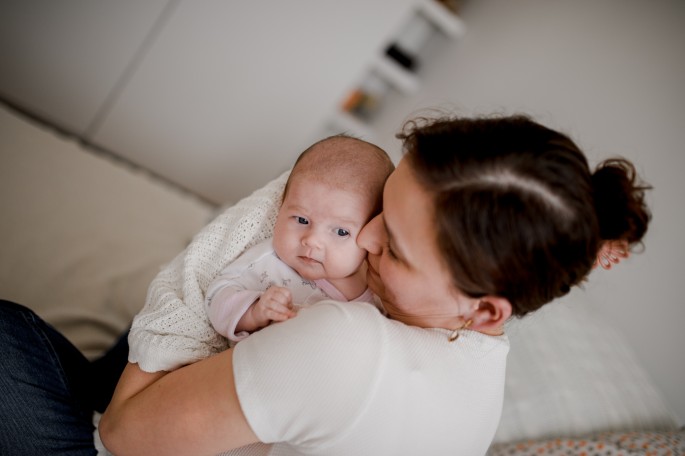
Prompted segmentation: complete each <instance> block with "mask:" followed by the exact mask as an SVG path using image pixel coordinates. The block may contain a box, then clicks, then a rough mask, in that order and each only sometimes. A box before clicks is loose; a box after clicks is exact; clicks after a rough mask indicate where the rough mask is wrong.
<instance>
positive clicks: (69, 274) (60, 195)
mask: <svg viewBox="0 0 685 456" xmlns="http://www.w3.org/2000/svg"><path fill="white" fill-rule="evenodd" d="M0 195H1V196H0V217H1V222H0V297H2V298H4V299H10V300H14V301H17V302H20V303H23V304H26V305H28V306H29V307H32V308H34V309H35V310H36V311H37V312H38V313H39V314H40V315H42V316H43V317H44V318H46V319H47V320H48V321H50V322H52V323H53V324H55V326H57V327H58V329H60V330H61V331H63V332H64V333H65V334H66V335H67V337H69V338H70V339H71V340H72V341H73V342H75V343H76V345H77V346H78V347H79V348H81V349H82V350H83V351H84V352H86V354H88V355H90V356H94V355H96V354H97V353H99V352H100V351H101V350H102V349H104V348H106V347H107V346H108V345H109V344H110V343H111V342H112V341H113V339H114V337H116V335H117V334H119V333H120V331H122V330H124V329H125V328H126V326H127V325H128V323H129V322H130V320H131V318H132V316H133V315H134V314H135V313H136V312H137V311H138V309H139V308H140V307H141V306H142V304H143V302H144V297H145V292H146V288H147V285H148V283H149V282H150V280H151V279H152V277H153V276H154V275H155V274H156V272H157V270H158V269H159V266H160V265H162V264H163V263H165V262H166V261H169V260H170V259H172V258H173V257H174V256H175V255H176V254H177V253H178V252H180V251H181V250H182V249H183V248H184V247H185V245H186V244H187V242H188V241H189V240H190V239H191V237H192V236H193V235H194V234H195V233H197V232H198V231H199V230H200V228H202V227H203V226H204V225H205V224H206V223H207V222H208V221H209V220H210V218H211V217H212V215H213V210H214V208H213V207H211V206H209V205H207V204H205V203H202V202H200V201H198V200H196V199H194V198H192V197H190V196H188V195H186V194H183V193H181V192H179V191H178V190H176V189H174V188H173V187H170V186H168V185H165V184H164V183H162V182H160V181H158V180H157V179H153V178H151V177H150V176H148V175H146V174H144V173H141V172H138V171H135V170H133V169H131V168H130V167H128V166H124V165H122V164H121V163H118V162H114V161H112V160H110V159H107V158H106V157H102V156H100V155H98V154H94V153H92V152H90V151H87V150H84V148H82V147H81V146H80V145H79V144H78V143H77V142H75V141H73V140H71V139H67V138H64V137H61V136H59V135H57V134H55V133H54V132H52V131H51V130H49V129H45V128H43V127H39V126H36V125H35V124H34V123H33V122H30V121H27V120H26V119H24V118H23V117H22V116H19V115H17V114H16V113H14V112H13V111H10V110H8V109H6V108H2V109H0ZM578 299H582V294H576V295H573V294H572V295H571V296H570V297H569V298H568V299H565V300H562V301H561V302H557V303H554V304H552V305H550V306H549V307H547V308H545V309H543V310H542V311H540V312H538V313H537V314H535V315H533V316H531V317H527V318H525V319H523V320H521V321H513V322H511V323H510V324H509V328H508V332H509V335H510V338H511V346H512V348H511V354H510V356H509V360H508V366H507V380H506V391H505V404H504V410H503V415H502V421H501V424H500V428H499V430H498V432H497V435H496V442H513V441H520V440H523V439H542V438H547V437H560V436H564V437H573V436H582V435H587V434H590V433H596V432H604V431H631V430H640V431H645V430H659V431H668V430H673V429H676V421H675V418H674V416H673V414H672V412H671V411H670V410H669V408H668V406H667V404H665V403H664V400H663V398H662V397H661V395H660V393H659V392H658V391H657V389H656V388H655V387H654V385H653V384H652V382H651V380H650V378H649V375H648V373H647V372H645V371H644V369H643V368H642V367H641V366H640V365H639V364H638V363H637V362H636V358H635V356H634V355H633V354H632V353H631V351H630V350H629V348H628V346H627V344H626V343H625V341H624V339H623V338H622V336H621V335H620V334H618V333H616V332H615V331H614V330H612V329H611V328H610V327H608V326H607V325H606V324H605V322H602V321H600V320H598V318H599V317H598V316H596V315H592V317H590V316H588V315H587V314H586V313H585V311H584V310H583V309H582V307H583V306H582V305H578V302H576V301H577V300H578ZM455 394H459V392H458V391H455ZM503 451H504V450H503ZM501 454H505V453H501ZM506 454H509V453H506ZM569 454H573V453H572V452H569Z"/></svg>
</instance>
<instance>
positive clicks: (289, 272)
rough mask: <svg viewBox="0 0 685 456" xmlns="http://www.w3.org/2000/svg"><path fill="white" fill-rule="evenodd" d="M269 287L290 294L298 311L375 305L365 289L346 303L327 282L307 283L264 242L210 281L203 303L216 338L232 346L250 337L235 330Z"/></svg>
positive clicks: (270, 244) (309, 281) (270, 240)
mask: <svg viewBox="0 0 685 456" xmlns="http://www.w3.org/2000/svg"><path fill="white" fill-rule="evenodd" d="M271 286H279V287H284V288H287V289H288V290H290V293H291V295H292V302H293V305H294V306H295V307H296V308H298V309H300V308H303V307H309V306H311V305H312V304H314V303H317V302H319V301H323V300H325V299H332V300H334V301H342V302H348V301H362V302H368V303H370V304H375V302H374V297H373V293H372V292H371V290H369V289H368V288H367V289H366V290H365V291H364V292H363V293H362V294H361V295H360V296H357V297H356V298H354V299H350V300H348V299H347V298H346V297H345V295H344V294H342V292H340V290H338V289H337V288H336V287H335V286H334V285H333V284H332V283H330V282H329V281H327V280H324V279H319V280H306V279H304V278H302V277H301V276H300V275H299V274H298V273H297V272H296V271H295V270H294V269H292V268H291V267H290V266H288V265H287V264H285V263H284V262H283V261H282V260H281V259H280V258H279V257H278V255H276V252H275V251H274V248H273V239H267V240H266V241H263V242H261V243H259V244H257V245H255V246H254V247H252V248H251V249H249V250H248V251H247V252H245V253H243V254H242V255H240V256H239V257H238V259H237V260H236V261H234V262H233V263H231V264H230V265H228V267H226V268H225V269H224V270H223V271H221V274H220V275H219V276H218V277H217V278H216V279H214V280H213V281H212V283H211V284H210V285H209V288H208V289H207V294H206V297H205V303H206V305H207V314H208V315H209V321H210V322H211V323H212V326H213V327H214V329H215V330H217V331H218V332H219V334H221V335H223V336H224V337H227V338H228V339H229V340H230V341H231V342H240V341H241V340H243V339H244V338H246V337H247V336H248V335H249V333H248V332H246V331H241V332H238V333H236V332H235V330H236V326H237V325H238V322H240V319H241V318H242V316H243V315H244V314H245V312H247V310H248V309H249V308H250V306H251V305H252V304H253V303H254V302H255V301H256V300H257V299H259V297H260V296H261V295H262V293H264V292H265V291H266V290H267V289H268V288H269V287H271Z"/></svg>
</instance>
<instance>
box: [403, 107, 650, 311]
mask: <svg viewBox="0 0 685 456" xmlns="http://www.w3.org/2000/svg"><path fill="white" fill-rule="evenodd" d="M398 138H400V139H402V140H403V141H404V149H405V153H406V157H407V159H408V160H409V163H410V165H411V168H412V169H413V172H414V174H415V176H416V178H417V179H418V180H419V182H420V183H421V184H422V185H423V186H424V187H425V188H426V189H427V190H428V191H430V192H431V193H432V194H433V195H434V197H435V208H434V210H435V223H436V226H437V243H438V246H439V248H440V250H441V252H443V258H444V260H445V262H446V264H447V265H448V267H449V269H450V271H451V273H452V277H453V278H454V283H455V285H456V287H457V288H458V289H459V290H461V291H462V292H464V293H465V294H467V295H468V296H471V297H474V298H478V297H482V296H485V295H496V296H502V297H505V298H507V299H508V300H509V301H510V302H511V304H512V307H513V314H514V315H516V316H523V315H525V314H526V313H528V312H531V311H534V310H536V309H538V308H540V307H541V306H542V305H543V304H545V303H547V302H549V301H551V300H553V299H554V298H557V297H560V296H563V295H565V294H566V293H568V292H569V290H570V288H571V287H572V286H574V285H576V284H578V283H579V282H580V281H582V280H583V279H584V278H585V277H586V276H587V274H588V273H589V272H590V270H591V268H592V265H593V263H594V261H595V258H596V256H597V252H598V249H599V247H600V245H601V243H602V241H604V240H613V239H623V240H627V241H628V242H629V243H630V244H631V245H632V244H635V243H638V242H640V240H641V239H642V237H643V236H644V234H645V232H646V230H647V225H648V223H649V219H650V213H649V210H648V208H647V207H646V205H645V202H644V190H645V189H647V188H649V187H648V186H645V185H642V184H641V183H639V181H638V179H637V176H636V174H635V169H634V167H633V165H632V164H631V163H630V162H628V161H627V160H624V159H612V160H608V161H605V162H603V163H601V164H600V165H599V166H598V169H597V170H596V171H595V172H594V173H592V172H591V171H590V169H589V167H588V163H587V159H586V158H585V156H584V154H583V153H582V152H581V151H580V149H579V148H578V146H576V144H575V143H574V142H573V141H572V140H571V139H570V138H569V137H567V136H566V135H564V134H561V133H559V132H556V131H554V130H551V129H549V128H546V127H544V126H542V125H540V124H538V123H536V122H534V121H532V120H531V119H529V118H528V117H525V116H520V115H519V116H507V117H492V118H475V119H474V118H458V117H443V118H438V119H417V120H413V121H410V122H408V123H407V124H406V125H405V127H404V129H403V131H402V132H401V133H400V134H398Z"/></svg>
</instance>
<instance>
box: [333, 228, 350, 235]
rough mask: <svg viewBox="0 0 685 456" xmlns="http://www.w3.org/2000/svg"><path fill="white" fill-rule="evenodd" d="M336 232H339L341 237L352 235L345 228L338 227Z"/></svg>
mask: <svg viewBox="0 0 685 456" xmlns="http://www.w3.org/2000/svg"><path fill="white" fill-rule="evenodd" d="M335 234H337V235H338V236H340V237H346V236H349V235H350V232H349V231H347V230H346V229H344V228H336V230H335Z"/></svg>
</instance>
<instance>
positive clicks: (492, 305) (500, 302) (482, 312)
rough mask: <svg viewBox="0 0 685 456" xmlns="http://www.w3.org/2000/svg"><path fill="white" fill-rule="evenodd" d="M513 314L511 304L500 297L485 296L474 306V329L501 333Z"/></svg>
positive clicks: (472, 326)
mask: <svg viewBox="0 0 685 456" xmlns="http://www.w3.org/2000/svg"><path fill="white" fill-rule="evenodd" d="M511 313H512V308H511V303H510V302H509V300H508V299H506V298H502V297H500V296H484V297H482V298H480V299H479V300H478V301H477V303H476V304H475V305H474V312H473V316H472V318H471V319H472V320H473V323H472V325H471V328H472V329H475V330H478V331H499V330H501V328H502V327H503V326H504V323H505V322H506V321H507V320H508V319H509V317H510V316H511Z"/></svg>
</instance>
